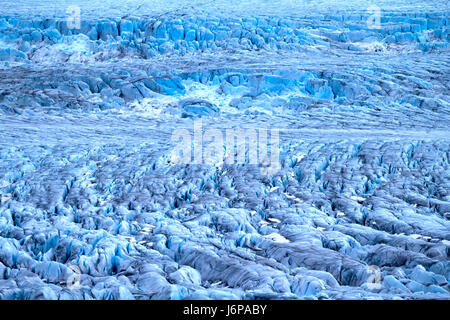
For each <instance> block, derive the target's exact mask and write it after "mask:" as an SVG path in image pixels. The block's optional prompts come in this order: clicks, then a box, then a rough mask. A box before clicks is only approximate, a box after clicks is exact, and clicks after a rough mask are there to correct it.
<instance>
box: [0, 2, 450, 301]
mask: <svg viewBox="0 0 450 320" xmlns="http://www.w3.org/2000/svg"><path fill="white" fill-rule="evenodd" d="M74 4H76V5H78V6H79V8H80V12H81V20H80V28H79V29H71V28H69V26H68V24H67V23H66V22H67V21H66V20H65V19H66V8H67V7H68V6H71V5H74ZM376 4H377V6H378V7H379V8H380V10H381V15H380V21H379V22H380V26H379V27H378V28H373V27H371V26H370V25H369V24H368V22H367V21H368V19H369V18H370V14H371V13H370V12H368V11H367V10H365V6H366V3H365V2H364V3H363V2H362V1H357V0H352V1H345V2H343V3H341V2H338V1H319V0H317V1H314V0H310V1H306V0H304V1H300V0H299V1H287V0H285V1H263V0H261V1H235V0H233V1H230V0H227V1H213V2H209V1H199V0H196V1H189V2H186V3H183V2H181V1H143V0H142V1H138V0H126V1H120V3H119V1H113V0H103V1H98V0H95V1H92V0H91V1H87V0H83V1H65V0H58V1H56V2H55V1H39V2H37V1H31V0H25V1H20V2H19V3H18V2H17V1H10V0H8V1H3V3H2V9H0V10H1V11H0V124H1V125H0V137H1V139H0V196H1V199H0V299H449V298H450V285H449V279H450V260H449V246H450V221H449V219H450V170H449V162H450V158H449V157H450V147H449V141H450V132H449V123H450V99H449V89H450V81H449V80H450V77H449V74H450V72H449V71H450V68H449V67H450V55H449V46H448V44H449V26H450V20H449V18H448V14H449V7H448V4H447V5H445V4H444V3H443V2H442V1H437V0H434V1H427V2H426V3H423V2H422V1H416V0H415V1H405V0H398V1H394V0H382V1H376ZM100 8H101V9H100ZM199 119H201V121H202V124H203V128H205V129H219V130H224V129H227V128H236V129H238V128H243V129H255V130H260V129H267V130H271V129H274V128H275V129H278V130H279V162H280V168H279V170H278V171H277V172H275V173H273V174H269V175H267V174H262V173H261V170H260V169H261V164H251V163H246V162H244V163H226V162H224V163H221V164H220V165H209V164H204V163H184V164H183V163H181V164H180V163H178V164H174V163H171V152H172V150H173V148H174V145H175V143H174V141H173V140H172V139H171V136H172V133H173V131H174V130H177V129H186V130H188V131H189V132H191V131H192V126H193V121H194V120H199ZM74 279H75V280H76V281H75V282H76V286H71V285H69V284H71V283H72V282H73V280H74Z"/></svg>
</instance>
